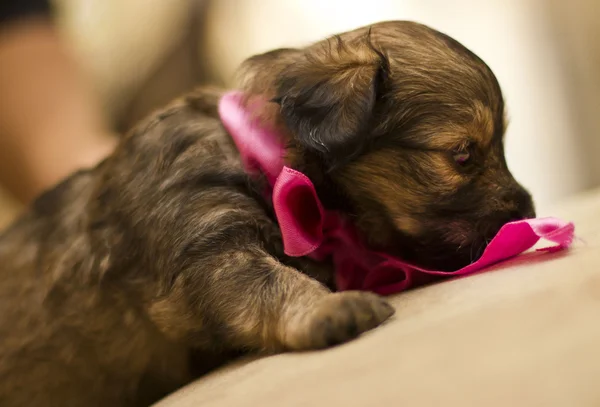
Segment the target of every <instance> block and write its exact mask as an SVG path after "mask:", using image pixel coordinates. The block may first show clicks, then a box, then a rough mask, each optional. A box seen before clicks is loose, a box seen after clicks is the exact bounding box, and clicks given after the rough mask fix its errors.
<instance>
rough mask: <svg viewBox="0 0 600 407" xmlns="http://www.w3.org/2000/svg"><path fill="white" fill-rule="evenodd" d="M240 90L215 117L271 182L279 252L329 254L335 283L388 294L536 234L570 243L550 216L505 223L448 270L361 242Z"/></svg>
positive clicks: (532, 240) (485, 259) (499, 256)
mask: <svg viewBox="0 0 600 407" xmlns="http://www.w3.org/2000/svg"><path fill="white" fill-rule="evenodd" d="M242 96H243V95H242V94H241V93H239V92H230V93H228V94H226V95H224V96H223V98H222V99H221V101H220V104H219V113H220V116H221V119H222V121H223V123H224V125H225V127H226V128H227V130H228V131H229V133H230V134H231V135H232V137H233V139H234V142H235V143H236V146H237V148H238V150H239V151H240V154H241V157H242V161H243V163H244V165H245V166H246V169H247V171H249V172H255V171H261V172H262V173H264V174H265V175H266V176H267V179H268V180H269V182H270V183H271V185H272V186H273V190H272V191H271V199H272V201H273V207H274V210H275V214H276V216H277V220H278V222H279V227H280V229H281V234H282V238H283V244H284V249H285V253H286V254H287V255H288V256H292V257H301V256H310V257H311V258H313V259H316V260H326V259H331V260H332V261H333V265H334V268H335V276H336V283H337V288H338V289H339V290H369V291H373V292H376V293H379V294H382V295H388V294H392V293H395V292H399V291H402V290H405V289H407V288H409V287H413V286H417V285H421V284H425V283H428V282H431V281H434V280H436V279H439V278H443V277H446V278H448V277H454V276H460V275H467V274H471V273H474V272H476V271H479V270H482V269H484V268H485V267H487V266H490V265H492V264H495V263H498V262H500V261H503V260H506V259H509V258H512V257H514V256H517V255H518V254H520V253H522V252H524V251H526V250H528V249H530V248H531V247H533V246H534V245H535V244H536V243H537V242H538V241H539V240H540V239H542V238H543V239H545V240H548V241H550V242H552V243H553V245H551V246H549V247H545V248H543V249H540V250H543V251H557V250H562V249H565V248H567V247H569V246H570V245H571V244H572V242H573V238H574V231H575V227H574V225H573V223H570V222H564V221H562V220H560V219H556V218H538V219H527V220H521V221H516V222H511V223H507V224H506V225H504V226H503V227H502V228H501V229H500V231H499V232H498V233H497V234H496V236H495V237H494V239H492V241H491V242H490V243H489V244H488V246H487V247H486V249H485V250H484V252H483V255H482V256H481V257H480V258H479V259H478V260H477V261H475V262H474V263H472V264H469V265H468V266H466V267H463V268H461V269H460V270H456V271H453V272H447V271H435V270H426V269H423V268H420V267H417V266H414V265H411V264H409V263H406V262H404V261H402V260H401V259H398V258H396V257H393V256H390V255H388V254H386V253H380V252H377V251H374V250H371V249H369V248H368V247H366V246H365V245H364V244H363V242H362V240H361V239H360V236H359V235H358V233H357V231H356V229H355V228H354V227H353V225H352V224H351V223H350V222H349V221H347V220H346V219H344V217H343V216H342V215H341V214H339V213H337V212H333V211H327V210H325V209H324V208H323V205H322V204H321V201H320V200H319V197H318V196H317V192H316V190H315V187H314V185H313V183H312V182H311V181H310V179H309V178H308V177H307V176H306V175H304V174H303V173H301V172H299V171H296V170H294V169H292V168H289V167H287V166H285V165H284V162H283V158H282V156H283V148H282V145H281V143H280V141H279V139H278V136H277V133H276V132H274V131H272V130H270V129H267V128H264V126H261V125H259V124H258V123H257V122H256V121H255V120H254V119H253V118H252V115H251V111H248V110H247V108H244V107H243V106H242V104H241V103H240V102H241V98H242Z"/></svg>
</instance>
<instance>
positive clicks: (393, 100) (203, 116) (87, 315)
mask: <svg viewBox="0 0 600 407" xmlns="http://www.w3.org/2000/svg"><path fill="white" fill-rule="evenodd" d="M244 84H245V85H244V86H245V88H246V90H247V91H248V93H249V94H255V95H260V96H261V97H264V96H267V97H268V98H272V100H273V103H271V105H270V107H269V108H268V109H265V111H264V112H262V114H263V119H264V120H268V121H270V122H271V124H274V125H277V126H279V127H280V130H281V132H282V134H284V135H285V137H286V138H287V140H286V141H287V142H288V144H289V150H288V153H289V154H288V155H289V157H288V160H289V162H290V165H293V166H295V167H297V168H299V169H301V170H303V171H304V172H305V173H307V174H309V176H310V177H311V178H312V180H313V182H314V183H315V185H316V187H317V189H318V191H319V193H320V197H321V199H322V200H323V202H324V203H325V205H326V206H327V207H329V208H330V209H337V210H340V211H343V212H345V213H346V214H347V215H348V216H351V217H353V218H354V219H355V220H356V223H357V225H358V226H359V227H360V229H361V230H362V232H363V233H364V235H365V236H366V237H367V238H368V239H369V241H370V242H371V243H372V244H373V245H377V246H381V247H384V248H386V249H388V250H393V251H395V252H396V253H399V254H400V255H401V256H403V257H405V258H406V259H407V260H411V261H414V262H417V263H420V264H423V265H426V266H430V267H436V268H446V269H450V268H455V267H458V266H461V265H464V264H466V263H468V262H469V261H470V260H472V259H474V258H475V257H476V256H477V254H478V252H479V251H480V249H481V248H482V247H483V246H484V245H485V242H486V241H487V239H489V238H490V237H491V236H492V235H493V234H494V233H495V232H496V231H497V229H498V228H499V227H500V226H501V225H502V224H503V223H505V222H506V221H508V220H511V219H516V218H521V217H527V216H533V208H532V204H531V199H530V197H529V194H527V192H525V191H524V190H523V189H522V188H521V187H520V186H519V185H518V184H517V182H516V181H515V180H514V179H513V177H512V176H511V175H510V173H509V171H508V169H507V167H506V163H505V160H504V157H503V148H502V137H503V132H504V119H503V111H504V105H503V101H502V96H501V93H500V88H499V86H498V83H497V82H496V80H495V78H494V76H493V74H492V73H491V71H490V70H489V68H488V67H487V66H486V65H485V64H484V63H483V62H482V61H481V60H480V59H478V58H477V57H476V56H475V55H473V54H472V53H470V52H469V51H468V50H466V49H465V48H464V47H462V46H461V45H460V44H458V43H457V42H455V41H453V40H452V39H450V38H448V37H446V36H445V35H443V34H440V33H438V32H436V31H434V30H431V29H429V28H427V27H424V26H421V25H417V24H414V23H409V22H386V23H380V24H376V25H374V26H372V27H371V28H361V29H358V30H356V31H352V32H349V33H345V34H341V35H340V36H338V37H336V38H333V39H330V40H326V41H324V42H321V43H317V44H315V45H313V46H310V47H308V48H306V49H301V50H291V49H288V50H279V51H274V52H271V53H268V54H265V55H262V56H258V57H255V58H252V59H251V60H249V61H248V62H247V64H246V65H245V69H244ZM219 97H220V93H219V92H217V91H208V90H204V91H198V92H195V93H193V94H191V95H189V96H188V97H186V98H185V99H183V100H181V101H178V102H176V103H174V104H173V105H171V106H170V107H168V108H166V109H165V110H163V111H162V112H159V113H157V114H155V115H153V116H152V117H150V118H149V119H148V120H147V121H146V122H144V123H142V124H140V125H139V126H138V127H137V128H136V129H134V130H133V131H132V132H131V133H130V134H129V135H128V136H127V137H125V138H124V139H123V140H122V142H121V143H120V145H119V147H118V148H117V150H116V151H115V152H114V154H113V155H112V156H110V157H109V158H108V159H107V160H105V161H104V162H103V163H102V164H100V165H99V166H98V167H97V168H94V169H92V170H88V171H82V172H80V173H78V174H75V175H73V176H72V177H71V178H70V179H68V180H66V181H65V182H64V183H62V184H61V185H59V186H57V187H56V188H55V189H53V190H52V191H49V192H48V193H46V194H45V195H43V196H41V197H40V198H39V199H38V200H37V201H36V202H35V204H34V205H33V207H32V208H31V209H30V211H29V212H28V213H27V214H26V215H25V216H23V217H22V218H21V219H20V220H19V221H18V222H17V223H15V224H14V225H13V226H12V227H11V228H10V229H9V230H7V231H6V232H5V233H4V234H3V235H2V237H0V405H2V406H3V407H16V406H19V407H20V406H28V407H35V406H60V407H70V406H82V405H85V406H107V405H110V406H143V405H148V404H150V403H151V402H153V401H155V400H157V399H158V398H160V397H161V396H163V395H165V394H167V393H169V392H171V391H173V390H175V389H176V388H178V387H180V386H181V385H183V384H185V383H187V382H189V381H190V380H192V379H193V377H194V375H195V374H197V370H196V368H198V367H199V368H200V370H202V369H203V368H208V367H209V366H210V365H212V363H213V362H216V363H219V362H222V361H226V360H227V359H228V358H230V357H231V356H232V355H234V354H238V353H240V352H248V351H250V352H258V351H267V352H281V351H286V350H304V349H317V348H322V347H326V346H329V345H333V344H336V343H340V342H343V341H346V340H348V339H351V338H353V337H355V336H357V335H358V334H360V333H362V332H364V331H366V330H368V329H371V328H373V327H375V326H377V325H379V324H380V323H381V322H383V321H384V320H385V319H387V318H388V317H389V316H390V315H391V314H392V313H393V310H392V308H391V307H390V306H389V305H387V304H386V302H385V301H384V300H382V299H381V298H379V297H378V296H375V295H372V294H369V293H362V292H343V293H333V294H332V293H331V292H330V290H329V289H328V288H326V287H327V286H330V285H331V273H330V272H329V268H328V267H327V265H316V264H313V263H311V262H310V261H308V260H305V259H301V260H296V259H290V258H287V257H286V256H285V255H284V254H283V250H282V243H281V236H280V232H279V228H278V226H277V224H276V222H275V221H274V216H273V212H272V208H271V207H270V205H269V203H268V202H266V201H265V200H264V199H263V197H262V196H261V194H260V193H259V191H261V190H262V186H263V184H262V181H261V180H256V179H251V178H249V177H248V176H247V175H246V174H245V172H244V170H243V168H242V165H241V162H240V159H239V155H238V153H237V151H236V149H235V147H234V144H233V142H232V140H231V138H230V137H229V135H228V134H227V133H226V132H225V130H224V128H223V126H222V124H221V122H220V120H219V117H218V114H217V110H216V107H217V103H218V100H219Z"/></svg>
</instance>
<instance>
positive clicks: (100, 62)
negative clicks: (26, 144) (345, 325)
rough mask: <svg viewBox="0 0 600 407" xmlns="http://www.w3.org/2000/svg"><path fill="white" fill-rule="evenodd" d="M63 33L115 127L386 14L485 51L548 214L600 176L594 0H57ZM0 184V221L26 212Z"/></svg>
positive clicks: (526, 173)
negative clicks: (244, 66) (247, 64)
mask: <svg viewBox="0 0 600 407" xmlns="http://www.w3.org/2000/svg"><path fill="white" fill-rule="evenodd" d="M13 1H14V0H13ZM54 6H55V7H56V18H57V20H56V21H57V24H58V28H59V30H60V33H61V35H62V36H63V38H64V39H65V41H66V43H67V45H68V47H69V49H70V50H71V51H72V53H73V55H74V56H75V59H76V60H77V62H78V63H79V64H80V65H81V67H82V68H83V71H84V72H85V76H86V78H87V80H88V81H89V82H90V84H91V86H92V89H93V91H94V92H95V93H96V94H97V95H98V97H99V98H100V101H101V104H102V108H103V109H104V111H105V113H106V114H107V115H108V118H109V121H110V124H111V126H113V128H114V129H115V131H116V132H123V131H126V130H127V129H128V128H129V127H130V126H131V125H132V124H133V123H135V122H136V121H137V120H138V119H139V118H140V117H142V116H144V115H145V114H147V113H148V112H149V111H151V110H152V109H154V108H156V107H159V106H161V105H163V104H164V103H166V102H168V101H169V100H170V99H172V98H173V97H176V96H178V95H179V94H181V93H183V92H185V91H187V90H189V89H190V88H192V87H194V86H196V85H198V84H204V83H216V84H219V85H223V86H234V82H233V80H234V72H235V69H236V67H237V66H238V64H239V63H240V62H241V61H242V60H244V59H245V58H246V57H248V56H250V55H253V54H255V53H259V52H263V51H267V50H269V49H272V48H277V47H281V46H302V45H303V44H306V43H309V42H312V41H316V40H319V39H321V38H323V37H325V36H328V35H331V34H335V33H337V32H341V31H345V30H350V29H353V28H356V27H359V26H362V25H366V24H369V23H373V22H377V21H381V20H392V19H402V20H414V21H418V22H421V23H424V24H427V25H429V26H431V27H432V28H435V29H437V30H440V31H442V32H445V33H446V34H448V35H450V36H452V37H454V38H455V39H457V40H458V41H460V42H462V43H463V44H464V45H465V46H466V47H468V48H469V49H471V50H472V51H473V52H475V53H476V54H478V55H479V56H480V57H481V58H482V59H483V60H485V61H486V62H487V63H488V65H489V66H490V67H491V68H492V70H493V71H494V72H495V74H496V76H497V77H498V80H499V82H500V84H501V86H502V88H503V91H504V94H505V98H506V103H507V107H508V113H509V118H510V125H509V128H508V132H507V136H506V147H507V148H506V151H507V159H508V163H509V166H510V168H511V170H512V171H513V173H514V174H515V177H516V178H517V179H518V180H519V181H521V182H522V183H523V184H524V185H525V186H526V187H527V188H529V189H530V191H531V192H532V193H533V195H534V199H535V201H536V203H537V206H538V208H539V210H540V212H541V213H543V214H544V212H545V211H546V210H547V209H546V208H550V207H551V206H552V205H554V204H556V203H558V202H560V201H561V200H563V199H566V198H568V197H570V196H572V195H574V194H576V193H579V192H581V191H585V190H587V189H590V188H593V187H595V186H598V185H600V23H599V21H600V1H599V0H571V1H569V2H567V1H564V0H486V1H480V0H452V1H449V0H369V1H358V0H284V1H282V0H212V1H211V0H196V1H194V0H169V1H163V0H55V1H54ZM19 210H20V206H19V204H18V203H17V202H16V200H14V199H12V198H11V197H10V195H9V194H8V193H6V192H1V193H0V227H2V226H4V225H6V224H7V223H8V222H9V221H10V220H11V219H12V218H14V216H15V215H16V214H17V213H18V212H19Z"/></svg>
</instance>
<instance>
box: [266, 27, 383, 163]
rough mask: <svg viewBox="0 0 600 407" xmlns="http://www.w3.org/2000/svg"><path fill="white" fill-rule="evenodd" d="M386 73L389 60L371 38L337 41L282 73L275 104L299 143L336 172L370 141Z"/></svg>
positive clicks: (313, 50)
mask: <svg viewBox="0 0 600 407" xmlns="http://www.w3.org/2000/svg"><path fill="white" fill-rule="evenodd" d="M388 70H389V62H388V60H387V58H386V57H385V56H384V55H383V54H382V53H381V52H379V51H377V50H376V49H375V47H374V46H373V45H372V43H371V42H370V37H369V36H367V38H366V40H365V41H360V42H356V43H352V44H344V43H343V42H342V41H341V39H339V38H334V39H332V40H331V41H330V42H329V44H328V45H327V46H325V47H316V48H315V47H313V48H309V49H307V50H305V51H304V53H303V56H302V58H299V59H298V60H296V61H295V63H293V64H290V65H287V66H286V67H285V68H284V69H283V70H282V71H281V73H280V74H279V75H278V77H277V79H276V82H275V98H274V99H273V101H274V102H276V103H279V105H280V114H281V116H282V118H283V121H284V122H285V124H286V126H287V128H288V129H289V130H290V132H291V133H292V137H293V139H294V142H295V144H296V145H298V146H299V147H301V148H302V149H304V150H305V151H312V152H316V153H318V154H319V155H321V157H322V159H323V160H324V161H325V163H326V164H327V166H329V167H330V168H332V167H335V166H336V165H339V164H342V163H343V162H346V161H348V160H350V159H351V158H353V157H354V156H356V155H357V154H359V153H360V152H361V151H362V149H363V147H364V146H365V145H366V143H367V142H368V134H366V131H367V129H368V128H369V126H370V124H371V119H372V115H373V108H374V106H375V101H376V99H377V97H378V93H379V92H380V91H381V89H380V87H381V85H382V83H383V80H384V79H385V77H386V75H387V73H388Z"/></svg>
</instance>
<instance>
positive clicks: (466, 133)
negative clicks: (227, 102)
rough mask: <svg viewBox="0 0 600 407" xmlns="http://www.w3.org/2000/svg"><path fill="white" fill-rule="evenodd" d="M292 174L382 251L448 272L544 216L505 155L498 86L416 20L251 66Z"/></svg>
mask: <svg viewBox="0 0 600 407" xmlns="http://www.w3.org/2000/svg"><path fill="white" fill-rule="evenodd" d="M242 72H243V77H242V78H243V80H244V87H245V89H246V90H247V91H248V93H249V94H251V95H260V96H262V97H267V98H269V100H271V101H272V102H271V104H270V107H268V108H267V109H265V111H264V112H262V113H263V115H264V117H265V120H269V121H270V122H271V124H273V125H276V126H279V127H280V129H281V131H282V133H283V134H285V135H286V136H285V137H286V138H287V140H286V141H287V142H288V145H289V149H288V154H289V157H288V158H289V160H290V162H291V164H292V165H294V166H295V167H297V168H299V169H300V170H302V171H304V172H305V173H307V174H308V175H309V176H310V177H311V179H312V180H313V182H314V183H315V184H316V186H317V189H318V191H319V194H320V196H321V199H323V200H324V202H325V204H326V205H327V206H329V207H330V208H332V209H338V210H342V211H344V212H345V213H346V214H348V215H349V216H351V217H354V220H355V222H356V224H357V226H358V227H359V229H360V230H361V231H362V233H363V234H364V236H365V237H366V238H367V239H368V241H369V242H370V244H371V245H373V246H375V247H378V248H381V249H385V250H387V251H388V252H392V253H395V254H397V255H399V256H401V257H402V258H404V259H405V260H407V261H411V262H414V263H417V264H419V265H422V266H424V267H430V268H435V269H441V270H453V269H457V268H460V267H462V266H464V265H466V264H468V263H470V262H471V261H473V260H475V259H476V258H477V257H478V256H480V254H481V253H482V251H483V249H484V248H485V246H486V244H487V243H488V242H489V240H490V239H491V238H492V237H493V236H494V235H495V234H496V232H497V231H498V230H499V228H500V227H501V226H502V225H503V224H505V223H507V222H509V221H512V220H517V219H522V218H528V217H533V216H535V214H534V209H533V204H532V200H531V197H530V195H529V193H528V192H527V191H525V189H523V187H521V186H520V185H519V184H518V183H517V181H515V179H514V178H513V176H512V175H511V173H510V171H509V169H508V167H507V165H506V161H505V158H504V149H503V135H504V131H505V120H504V101H503V98H502V94H501V90H500V87H499V85H498V82H497V80H496V78H495V77H494V75H493V73H492V72H491V70H490V69H489V68H488V66H487V65H486V64H485V63H484V62H483V61H482V60H480V59H479V58H478V57H477V56H475V55H474V54H473V53H471V52H470V51H469V50H467V49H466V48H465V47H463V46H462V45H461V44H459V43H458V42H456V41H455V40H453V39H451V38H449V37H448V36H446V35H444V34H442V33H439V32H437V31H435V30H432V29H430V28H428V27H425V26H423V25H420V24H416V23H410V22H399V21H395V22H384V23H379V24H375V25H373V26H371V27H364V28H360V29H358V30H355V31H351V32H347V33H344V34H341V35H338V36H336V37H334V38H330V39H328V40H325V41H323V42H319V43H316V44H314V45H312V46H309V47H307V48H304V49H281V50H276V51H272V52H269V53H267V54H263V55H259V56H256V57H253V58H251V59H249V60H248V61H247V62H246V63H245V65H244V68H243V70H242Z"/></svg>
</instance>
